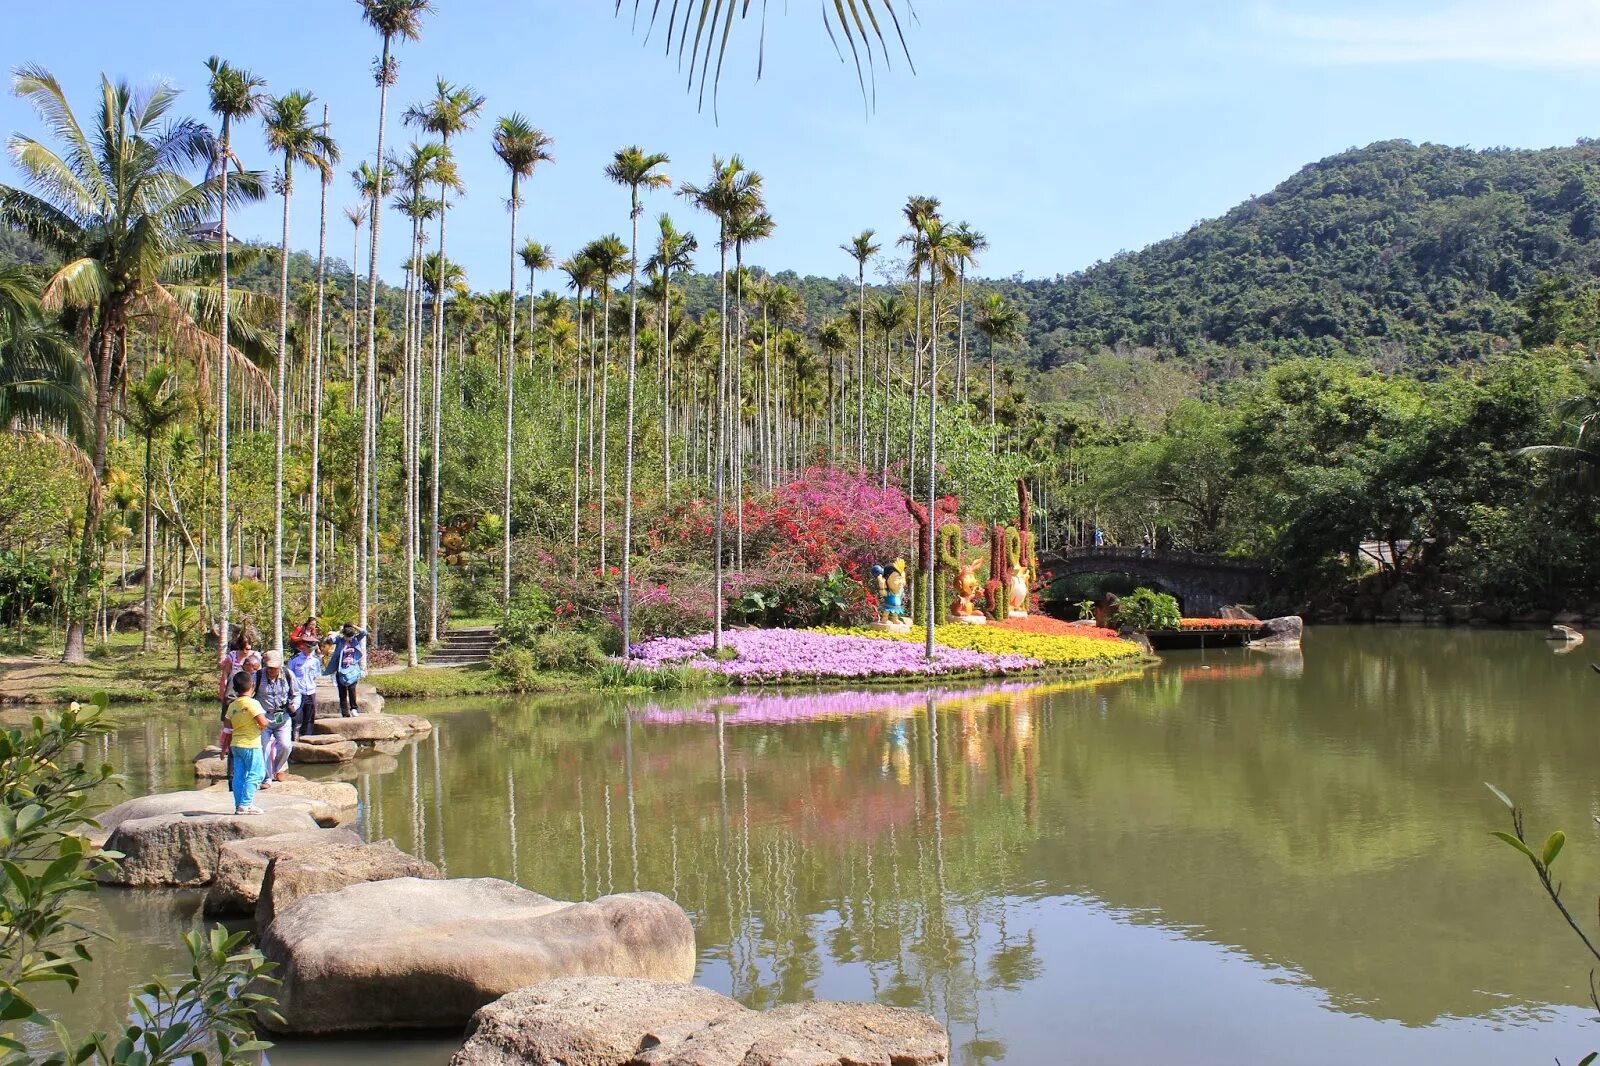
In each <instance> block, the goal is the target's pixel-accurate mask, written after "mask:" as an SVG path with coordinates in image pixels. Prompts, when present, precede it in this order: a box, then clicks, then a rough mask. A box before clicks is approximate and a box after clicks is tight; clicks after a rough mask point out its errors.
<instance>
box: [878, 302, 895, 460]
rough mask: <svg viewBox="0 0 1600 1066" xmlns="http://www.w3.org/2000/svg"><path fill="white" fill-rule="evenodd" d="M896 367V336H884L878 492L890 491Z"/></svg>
mask: <svg viewBox="0 0 1600 1066" xmlns="http://www.w3.org/2000/svg"><path fill="white" fill-rule="evenodd" d="M893 367H894V334H893V333H892V332H886V333H884V335H883V425H882V426H881V427H880V429H881V431H882V433H883V461H882V462H881V463H879V464H878V490H879V491H880V492H888V491H889V374H890V372H891V370H892V369H893Z"/></svg>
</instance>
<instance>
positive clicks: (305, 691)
mask: <svg viewBox="0 0 1600 1066" xmlns="http://www.w3.org/2000/svg"><path fill="white" fill-rule="evenodd" d="M289 676H290V677H291V678H292V679H293V680H294V687H295V693H296V696H297V697H298V699H299V701H300V705H299V706H298V707H296V708H295V715H294V737H295V739H296V740H298V739H299V738H301V737H303V736H305V735H307V734H308V733H312V732H315V730H316V725H317V679H318V678H320V677H321V676H322V656H320V655H318V654H317V646H316V645H315V644H304V643H302V644H299V645H297V647H296V650H295V653H294V657H293V658H291V659H290V660H289Z"/></svg>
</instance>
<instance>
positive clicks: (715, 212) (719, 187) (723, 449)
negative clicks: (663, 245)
mask: <svg viewBox="0 0 1600 1066" xmlns="http://www.w3.org/2000/svg"><path fill="white" fill-rule="evenodd" d="M729 10H730V13H731V11H732V9H731V8H730V9H729ZM749 182H750V173H749V171H747V170H745V167H744V162H743V160H741V159H740V158H739V157H738V156H733V157H732V158H730V159H728V160H727V161H724V160H722V159H721V158H719V157H717V156H713V157H712V159H711V180H710V181H708V182H706V184H705V185H690V184H687V183H686V184H684V185H682V186H680V187H679V189H678V193H679V195H681V196H685V197H687V198H688V199H689V201H690V202H691V203H693V204H694V205H695V206H696V207H698V208H700V209H701V210H702V211H705V212H706V213H707V214H710V215H712V216H713V217H715V218H716V220H717V228H718V234H717V284H718V287H719V289H720V290H721V300H722V310H721V311H720V313H719V314H718V319H717V323H718V328H719V329H720V330H721V337H720V341H719V344H718V348H717V373H716V391H717V396H716V402H715V407H716V410H717V417H716V426H717V429H716V448H715V456H716V458H715V462H714V466H715V468H716V472H715V474H714V475H713V478H712V480H713V481H714V482H715V489H714V494H715V498H716V504H715V507H716V518H715V524H716V529H715V534H714V546H713V569H714V578H715V582H716V593H715V596H714V603H713V611H712V615H713V616H712V631H711V647H712V650H713V651H715V652H720V651H721V650H722V593H723V580H722V543H723V529H724V526H725V525H726V520H725V516H724V514H723V501H724V495H725V491H726V486H725V484H724V482H725V478H724V473H723V471H724V467H725V465H726V464H725V463H724V461H723V460H724V457H725V456H726V454H727V450H728V440H727V437H728V424H727V400H728V397H727V393H728V223H729V221H730V220H731V219H732V218H733V216H734V215H735V213H737V212H738V211H739V209H740V206H741V203H742V202H743V200H744V198H745V193H746V190H747V189H748V186H749Z"/></svg>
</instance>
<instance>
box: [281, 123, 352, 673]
mask: <svg viewBox="0 0 1600 1066" xmlns="http://www.w3.org/2000/svg"><path fill="white" fill-rule="evenodd" d="M312 101H313V97H312V95H311V94H310V93H306V92H291V93H285V94H284V95H283V96H280V97H278V98H277V99H275V100H271V101H269V102H268V103H267V107H266V116H265V118H264V119H263V121H262V125H263V126H264V128H265V129H266V134H267V147H268V148H269V149H271V150H272V151H274V152H278V153H280V154H281V155H282V156H283V173H282V175H281V176H280V177H279V179H278V182H279V184H278V187H279V189H280V190H281V191H282V193H283V235H282V237H281V239H280V241H279V244H278V388H277V395H278V402H277V404H276V405H275V406H276V407H277V424H276V426H275V429H274V435H273V448H272V634H271V639H272V647H273V648H274V649H276V650H278V651H280V652H281V651H282V650H283V443H284V410H285V408H286V407H287V406H288V404H287V402H286V395H287V392H288V381H289V201H290V200H291V199H292V198H293V196H294V168H295V167H296V166H297V165H299V166H306V167H314V168H316V170H317V171H318V172H319V173H320V174H321V175H322V176H323V181H324V184H326V181H327V178H328V175H330V174H332V173H333V165H334V164H335V163H337V162H338V161H339V149H338V148H337V147H336V146H335V145H334V143H333V140H332V138H330V137H329V136H328V134H327V132H326V131H325V130H323V129H322V128H321V127H320V126H316V125H313V124H312V121H311V104H312ZM312 528H313V529H315V528H316V527H315V526H313V527H312Z"/></svg>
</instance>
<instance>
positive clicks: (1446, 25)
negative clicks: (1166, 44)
mask: <svg viewBox="0 0 1600 1066" xmlns="http://www.w3.org/2000/svg"><path fill="white" fill-rule="evenodd" d="M1397 6H1398V5H1397V4H1391V5H1389V6H1386V7H1381V8H1380V7H1368V8H1367V9H1366V10H1364V11H1362V12H1361V13H1360V14H1343V13H1339V14H1335V13H1331V12H1327V11H1326V10H1324V11H1322V12H1319V13H1315V14H1310V13H1304V12H1303V11H1290V10H1286V9H1285V8H1284V7H1283V6H1282V5H1280V4H1270V3H1269V4H1263V5H1261V6H1258V7H1257V8H1255V11H1254V16H1255V21H1256V23H1257V28H1258V29H1259V30H1260V31H1261V32H1262V33H1263V34H1264V35H1265V36H1266V37H1267V38H1268V44H1269V47H1273V48H1274V50H1275V51H1278V52H1279V53H1280V54H1282V53H1283V52H1285V51H1287V52H1288V53H1289V54H1290V55H1291V56H1292V57H1293V58H1296V59H1302V60H1307V61H1311V62H1320V63H1333V64H1348V63H1475V64H1484V65H1491V66H1502V67H1522V68H1547V69H1569V68H1578V67H1589V66H1594V65H1596V64H1600V0H1445V2H1438V3H1433V4H1431V5H1428V6H1427V7H1426V9H1425V10H1417V9H1416V8H1415V6H1413V10H1411V11H1404V10H1396V7H1397Z"/></svg>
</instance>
